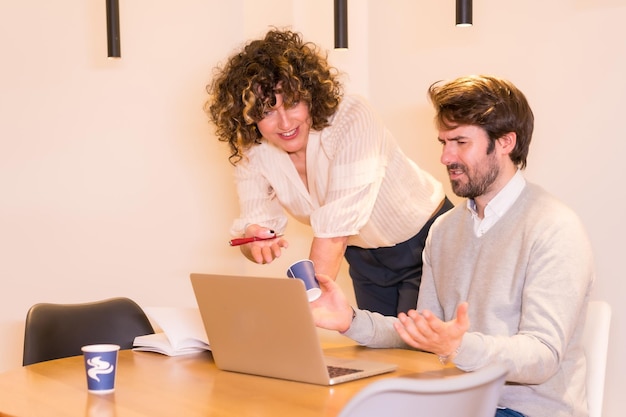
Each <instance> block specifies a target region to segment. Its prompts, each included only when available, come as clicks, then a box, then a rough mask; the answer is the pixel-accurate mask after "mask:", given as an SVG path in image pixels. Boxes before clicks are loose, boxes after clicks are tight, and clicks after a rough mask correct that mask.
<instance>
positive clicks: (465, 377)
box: [339, 364, 507, 417]
mask: <svg viewBox="0 0 626 417" xmlns="http://www.w3.org/2000/svg"><path fill="white" fill-rule="evenodd" d="M506 373H507V371H506V369H505V368H504V367H503V366H502V365H495V364H494V365H489V366H486V367H484V368H482V369H479V370H477V371H474V372H468V373H466V374H462V375H458V376H452V377H445V378H437V379H432V378H431V379H429V378H425V379H413V378H406V377H402V378H387V379H381V380H379V381H376V382H373V383H372V384H370V385H368V386H367V387H365V388H363V389H362V390H361V391H359V392H358V393H357V394H356V395H355V396H354V397H353V398H352V399H351V400H350V402H348V404H347V405H346V406H345V407H344V408H343V410H342V411H341V413H340V414H339V417H381V416H393V417H409V416H410V417H417V416H428V417H432V416H437V417H458V416H464V417H493V416H494V415H495V413H496V407H497V405H498V398H499V397H500V392H501V390H502V387H503V385H504V381H505V377H506Z"/></svg>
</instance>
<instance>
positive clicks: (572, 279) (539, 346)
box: [312, 76, 594, 417]
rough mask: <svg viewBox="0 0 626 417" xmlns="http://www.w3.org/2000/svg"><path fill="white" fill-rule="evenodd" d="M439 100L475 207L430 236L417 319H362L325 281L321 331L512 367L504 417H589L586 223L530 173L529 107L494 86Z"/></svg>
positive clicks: (439, 95) (451, 85)
mask: <svg viewBox="0 0 626 417" xmlns="http://www.w3.org/2000/svg"><path fill="white" fill-rule="evenodd" d="M429 96H430V99H431V101H432V103H433V104H434V107H435V110H436V112H437V115H436V119H435V120H436V123H437V127H438V130H439V133H438V140H439V142H440V143H441V144H442V154H441V162H442V163H443V164H444V165H445V166H446V167H447V170H448V174H449V177H450V182H451V185H452V189H453V191H454V192H455V193H456V194H457V195H459V196H461V197H466V198H467V204H463V205H459V206H457V207H456V208H454V209H452V210H451V211H449V212H448V213H446V214H444V215H443V216H441V217H440V218H439V219H438V220H437V221H435V223H434V224H433V226H432V228H431V230H430V232H429V235H428V239H427V242H426V247H425V249H424V255H423V256H424V270H423V276H422V283H421V286H420V296H419V299H418V303H417V308H416V309H415V310H410V311H409V312H408V313H407V314H400V315H399V316H398V317H397V318H393V317H384V316H382V315H380V314H377V313H371V312H369V311H364V310H358V309H352V308H351V307H350V306H349V305H348V303H347V302H346V299H345V297H344V295H343V294H342V292H341V290H340V289H339V287H338V286H337V285H336V284H335V283H334V282H332V280H330V279H328V278H327V277H325V276H323V275H320V276H319V277H318V279H319V281H320V284H321V286H322V288H323V291H324V293H323V295H322V297H321V298H320V299H318V300H317V301H316V302H314V303H312V310H313V314H314V317H315V320H316V324H317V325H318V326H319V327H323V328H327V329H333V330H338V331H340V332H342V333H343V334H345V335H346V336H348V337H350V338H352V339H354V340H355V341H357V342H358V343H360V344H362V345H366V346H370V347H405V348H414V349H419V350H425V351H428V352H432V353H435V354H436V355H438V356H439V359H440V360H441V361H442V362H443V363H447V362H453V363H454V364H455V365H456V366H457V367H458V368H460V369H462V370H466V371H471V370H476V369H479V368H482V367H484V366H486V365H488V364H490V363H493V362H500V363H503V364H504V365H505V366H506V367H507V369H508V370H509V373H508V376H507V384H506V385H505V387H504V389H503V393H502V396H501V398H500V401H499V407H500V408H499V409H498V411H497V414H496V416H551V417H554V416H580V417H582V416H587V415H588V411H587V402H586V393H585V374H586V370H585V367H586V365H585V357H584V352H583V348H582V344H581V335H582V331H583V327H584V318H585V315H586V310H587V301H588V297H589V293H590V290H591V287H592V283H593V279H594V272H593V257H592V251H591V245H590V243H589V239H588V237H587V235H586V232H585V230H584V228H583V226H582V224H581V222H580V220H579V219H578V217H577V215H576V214H575V213H574V212H573V211H572V210H571V209H569V208H568V207H566V206H565V205H564V204H563V203H561V202H560V201H558V200H557V199H555V198H554V197H552V196H551V195H550V194H548V193H547V192H546V191H544V190H543V189H542V188H540V187H539V186H537V185H535V184H531V183H528V182H527V181H526V180H525V179H524V177H523V175H522V173H521V170H522V169H524V168H525V167H526V157H527V154H528V149H529V145H530V141H531V136H532V132H533V124H534V116H533V113H532V111H531V109H530V106H529V105H528V102H527V100H526V97H525V96H524V95H523V94H522V92H521V91H520V90H518V89H517V88H516V87H515V86H514V85H513V84H512V83H510V82H509V81H506V80H503V79H500V78H496V77H491V76H469V77H462V78H459V79H456V80H453V81H451V82H448V83H444V84H440V83H435V84H433V85H432V86H431V87H430V89H429Z"/></svg>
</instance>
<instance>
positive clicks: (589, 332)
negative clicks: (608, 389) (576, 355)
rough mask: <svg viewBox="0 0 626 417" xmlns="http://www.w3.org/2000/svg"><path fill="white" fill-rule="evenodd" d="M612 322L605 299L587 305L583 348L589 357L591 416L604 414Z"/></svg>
mask: <svg viewBox="0 0 626 417" xmlns="http://www.w3.org/2000/svg"><path fill="white" fill-rule="evenodd" d="M610 324H611V306H610V305H609V304H608V303H607V302H605V301H590V302H589V305H588V307H587V322H586V323H585V330H584V331H583V348H584V349H585V356H586V357H587V404H588V406H589V417H601V416H602V400H603V398H604V378H605V374H606V357H607V351H608V347H609V328H610Z"/></svg>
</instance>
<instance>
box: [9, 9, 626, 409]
mask: <svg viewBox="0 0 626 417" xmlns="http://www.w3.org/2000/svg"><path fill="white" fill-rule="evenodd" d="M104 4H105V2H104V0H89V1H84V0H65V1H62V2H48V1H43V0H22V1H19V2H14V1H8V0H0V51H1V53H2V58H1V60H2V61H1V64H0V283H1V284H0V285H1V287H0V294H2V302H1V303H0V371H2V370H5V369H9V368H11V367H15V366H20V364H21V349H22V336H23V321H24V315H25V313H26V311H27V309H28V307H30V305H32V304H33V303H36V302H41V301H52V302H79V301H87V300H95V299H99V298H104V297H110V296H116V295H126V296H130V297H132V298H134V299H135V300H137V301H138V302H139V303H140V304H142V305H174V306H177V305H181V306H182V305H193V304H194V299H193V294H192V292H191V287H190V285H189V280H188V275H189V273H190V272H196V271H197V272H205V271H207V272H208V271H215V272H230V273H244V274H262V275H273V276H284V270H285V268H286V266H287V265H288V264H289V263H290V262H291V261H293V260H297V259H299V258H303V257H306V256H307V255H308V248H307V245H308V241H309V238H310V236H309V232H308V231H307V229H306V228H304V227H302V226H299V225H296V224H291V225H290V227H289V230H288V233H289V237H290V240H291V247H290V248H289V250H288V251H287V252H286V254H285V256H284V257H283V258H281V259H280V260H279V261H278V262H276V263H275V264H273V265H270V266H256V265H252V264H251V263H249V262H247V261H245V260H244V259H243V258H241V257H240V256H239V254H238V252H237V250H236V249H232V248H230V247H228V245H227V244H226V241H227V240H228V227H229V224H230V221H231V218H232V216H233V215H234V213H236V211H237V205H236V198H235V195H234V190H233V187H232V180H231V178H230V172H231V171H230V166H229V165H228V163H227V161H226V149H225V148H224V146H223V144H221V143H217V141H216V140H215V139H214V138H213V137H212V136H211V129H210V127H209V125H208V123H207V121H206V118H205V116H204V114H203V113H202V104H203V101H204V99H205V93H204V86H205V84H206V83H207V82H208V81H209V80H210V69H211V68H212V66H213V65H214V64H216V63H217V62H218V61H220V60H222V59H223V58H224V57H225V55H226V54H228V53H229V52H230V51H231V50H232V49H233V48H235V47H237V46H239V45H240V44H241V43H242V42H244V41H245V40H246V39H247V38H248V37H251V36H257V35H259V34H262V33H263V32H265V30H266V29H267V27H268V26H270V25H276V26H279V27H280V26H293V27H294V28H295V29H297V30H300V31H302V32H303V33H304V35H305V37H306V38H307V39H309V40H312V41H316V42H318V43H319V44H321V45H322V46H323V47H325V48H328V49H330V48H332V45H333V39H332V30H333V29H332V2H331V1H326V2H320V1H317V0H308V1H307V0H297V1H293V0H291V1H290V0H272V1H269V0H268V1H259V0H243V1H241V0H240V1H230V2H224V1H222V0H181V1H178V2H154V1H148V0H133V1H125V0H120V7H121V20H122V22H121V23H122V55H123V58H122V59H121V60H107V59H106V30H105V19H104ZM625 18H626V5H623V2H622V1H619V0H576V1H572V0H568V1H564V0H553V1H550V2H548V1H539V0H528V1H524V2H511V1H502V0H483V1H480V2H475V5H474V22H475V26H474V27H473V28H466V29H459V28H455V27H454V26H453V19H454V2H453V1H451V0H450V1H446V2H443V1H437V2H415V1H413V0H390V1H386V2H380V1H378V0H370V1H365V0H361V1H358V0H355V1H351V2H350V50H348V51H332V50H331V51H330V59H331V61H332V62H333V63H334V64H335V65H337V66H338V67H340V68H341V69H342V70H344V71H346V73H347V76H348V78H347V80H346V82H347V86H348V90H353V91H357V92H360V93H362V94H363V95H366V96H368V97H369V98H370V99H372V101H373V103H374V105H375V106H376V107H377V108H378V110H379V111H380V112H381V114H382V116H383V117H384V118H385V120H386V121H387V122H388V124H389V127H390V129H391V130H392V131H393V132H394V133H395V134H396V136H397V137H398V140H399V141H400V142H401V144H402V146H403V148H404V149H405V150H406V152H407V153H408V154H409V155H411V156H412V157H413V158H414V159H415V160H416V161H417V162H418V163H419V164H421V165H423V166H424V167H426V168H427V169H429V170H430V171H431V172H433V173H434V174H435V175H437V176H438V177H439V178H440V179H441V180H442V181H443V182H444V183H445V184H446V186H447V180H446V178H445V175H444V172H443V169H442V168H441V166H440V164H439V146H438V144H437V141H436V138H435V131H434V129H433V126H432V122H431V119H432V110H431V109H430V106H429V104H428V102H427V101H426V97H425V91H426V88H427V87H428V85H429V84H430V83H431V82H433V81H436V80H439V79H445V78H450V77H455V76H458V75H463V74H467V73H481V72H482V73H493V74H496V75H501V76H505V77H507V78H510V79H511V80H512V81H514V82H515V83H516V84H517V85H518V86H519V87H520V88H522V89H523V90H524V91H525V92H526V93H527V96H528V98H529V100H530V102H531V104H532V106H533V108H534V110H535V116H536V132H535V137H534V143H533V145H532V147H531V154H530V158H529V167H528V169H527V172H526V175H527V177H528V178H529V179H530V180H531V181H535V182H538V183H540V184H542V185H543V186H544V187H545V188H547V189H548V190H549V191H551V192H553V193H554V194H556V195H557V196H559V197H560V198H562V199H563V200H564V201H566V202H567V203H568V204H570V205H571V206H572V207H573V208H574V209H575V210H576V211H577V212H578V213H579V214H580V216H581V217H582V219H583V221H584V222H585V224H586V226H587V228H588V230H589V234H590V236H591V239H592V242H593V245H594V248H595V252H596V259H597V270H598V283H597V287H596V290H595V293H594V298H597V299H606V300H608V301H609V302H610V303H611V304H612V306H613V309H614V321H613V325H612V332H613V333H612V344H611V348H610V352H609V356H610V357H609V362H608V363H609V365H608V366H609V369H608V383H607V389H606V398H605V415H606V416H609V417H610V416H613V417H617V416H618V415H620V414H619V411H620V409H619V406H620V404H621V398H620V397H619V387H621V386H622V385H623V383H624V381H625V379H624V378H625V377H624V375H626V361H625V360H624V358H623V355H621V354H620V352H623V351H624V349H625V348H626V332H625V331H624V328H625V326H624V319H625V317H626V307H625V305H624V303H622V302H621V299H622V298H623V294H624V292H625V290H626V288H625V284H624V283H623V282H624V280H623V279H622V277H621V274H619V273H616V272H615V270H618V269H620V268H621V266H622V263H623V262H621V261H622V259H621V253H620V251H621V248H622V247H623V245H622V244H621V242H620V240H619V237H620V236H624V235H625V234H626V230H625V229H626V227H625V222H624V220H623V217H622V215H621V211H622V206H623V202H624V201H623V200H624V197H623V192H622V189H623V185H622V182H623V181H622V175H620V174H619V172H620V171H621V169H620V168H622V167H621V164H620V162H621V159H622V158H623V155H624V154H625V152H624V151H625V147H626V145H625V140H624V138H623V136H624V135H623V133H622V131H621V129H620V124H621V121H622V120H621V117H622V113H623V109H624V105H623V100H624V99H623V97H625V96H626V80H625V79H624V77H623V74H626V57H625V46H624V38H625V37H626V30H625V29H623V24H622V23H623V21H624V19H625ZM340 280H341V283H342V285H343V286H344V287H345V288H347V289H349V285H350V282H349V279H348V278H347V276H346V273H345V268H344V271H343V273H342V276H341V277H340Z"/></svg>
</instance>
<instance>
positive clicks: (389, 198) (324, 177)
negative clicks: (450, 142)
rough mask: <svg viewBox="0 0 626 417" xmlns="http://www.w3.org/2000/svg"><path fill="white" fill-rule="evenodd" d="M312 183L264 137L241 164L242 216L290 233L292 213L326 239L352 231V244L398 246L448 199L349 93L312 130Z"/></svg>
mask: <svg viewBox="0 0 626 417" xmlns="http://www.w3.org/2000/svg"><path fill="white" fill-rule="evenodd" d="M306 158H307V164H306V166H307V180H308V182H309V183H308V190H307V187H305V185H304V184H303V183H302V180H301V179H300V176H299V175H298V173H297V171H296V168H295V166H294V165H293V163H292V162H291V159H290V158H289V155H288V154H287V153H286V152H284V151H283V150H281V149H279V148H277V147H275V146H273V145H272V144H270V143H268V142H266V141H264V142H263V143H261V144H259V145H254V146H253V147H252V148H251V149H250V150H249V151H247V153H246V157H244V159H243V160H242V161H241V162H239V163H238V164H237V166H236V168H235V181H236V183H237V191H238V194H239V205H240V210H241V215H240V217H239V218H237V219H235V221H234V222H233V225H232V228H231V233H232V235H233V236H240V235H241V234H243V229H244V226H245V225H246V224H248V223H252V224H259V225H262V226H265V227H269V228H271V229H273V230H274V231H276V232H277V233H283V232H284V230H285V228H286V225H287V216H286V215H285V212H284V211H283V210H287V211H288V212H289V213H290V214H291V215H292V216H293V217H294V218H295V219H297V220H298V221H300V222H302V223H305V224H310V225H311V227H312V229H313V234H314V236H316V237H320V238H329V237H338V236H348V245H353V246H360V247H363V248H378V247H388V246H393V245H395V244H397V243H401V242H404V241H406V240H408V239H409V238H411V237H413V236H414V235H415V234H417V232H418V231H419V230H420V229H421V228H422V227H423V225H424V224H425V223H426V221H428V219H429V218H430V217H431V216H432V214H433V213H434V211H435V210H436V209H437V207H438V206H439V204H440V203H441V201H442V200H443V198H444V191H443V187H442V185H441V183H439V182H438V181H437V180H435V178H433V177H432V175H430V174H429V173H427V172H426V171H423V170H421V169H420V168H419V167H418V166H417V164H415V163H414V162H413V161H411V160H410V159H408V158H407V157H406V155H405V154H404V153H403V152H402V150H401V149H400V147H399V146H398V145H397V143H396V141H395V139H394V138H393V136H392V135H391V133H390V132H389V131H388V130H387V129H386V128H385V127H384V125H383V123H382V121H381V120H380V118H379V117H378V116H377V115H376V114H375V113H374V111H373V109H372V108H371V107H370V106H369V104H368V103H367V102H366V101H365V100H364V99H363V98H360V97H358V96H346V97H344V99H343V101H342V103H341V105H340V106H339V108H338V110H337V112H336V113H335V115H334V116H333V118H332V119H331V125H330V126H328V127H326V128H324V129H322V130H321V131H311V132H310V135H309V140H308V144H307V151H306Z"/></svg>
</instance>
